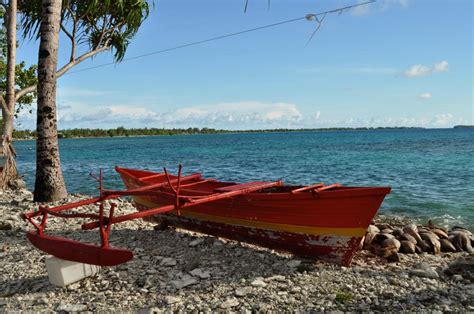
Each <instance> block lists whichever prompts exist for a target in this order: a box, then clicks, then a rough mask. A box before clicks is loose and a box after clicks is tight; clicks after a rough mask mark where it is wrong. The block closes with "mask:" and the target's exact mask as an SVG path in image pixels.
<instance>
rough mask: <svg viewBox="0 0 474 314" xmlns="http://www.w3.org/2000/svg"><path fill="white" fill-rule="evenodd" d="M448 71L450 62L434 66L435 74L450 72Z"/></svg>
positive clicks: (442, 62) (444, 61)
mask: <svg viewBox="0 0 474 314" xmlns="http://www.w3.org/2000/svg"><path fill="white" fill-rule="evenodd" d="M448 70H449V64H448V61H446V60H443V61H441V62H438V63H435V64H434V66H433V72H448Z"/></svg>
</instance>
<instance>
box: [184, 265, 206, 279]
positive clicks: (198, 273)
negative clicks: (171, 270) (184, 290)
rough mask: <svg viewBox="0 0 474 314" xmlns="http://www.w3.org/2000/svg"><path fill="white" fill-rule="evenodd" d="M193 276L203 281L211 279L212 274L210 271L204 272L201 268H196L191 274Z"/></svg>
mask: <svg viewBox="0 0 474 314" xmlns="http://www.w3.org/2000/svg"><path fill="white" fill-rule="evenodd" d="M189 273H190V274H191V275H193V276H195V277H198V278H201V279H207V278H210V277H211V274H210V272H209V271H203V270H202V269H200V268H195V269H193V270H191V271H190V272H189Z"/></svg>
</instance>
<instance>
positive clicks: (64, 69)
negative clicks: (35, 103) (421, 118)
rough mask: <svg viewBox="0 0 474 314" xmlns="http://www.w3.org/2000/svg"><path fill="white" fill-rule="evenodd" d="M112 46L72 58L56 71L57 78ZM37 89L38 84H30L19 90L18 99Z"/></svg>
mask: <svg viewBox="0 0 474 314" xmlns="http://www.w3.org/2000/svg"><path fill="white" fill-rule="evenodd" d="M109 48H110V46H109V45H108V44H107V45H105V46H103V47H100V48H97V49H94V50H91V51H89V52H86V53H85V54H83V55H81V56H80V57H78V58H76V59H74V60H71V61H69V62H68V63H66V64H65V65H64V66H63V67H62V68H61V69H59V70H58V71H56V78H60V77H61V76H63V75H64V74H65V73H66V72H67V71H69V70H70V69H71V68H72V67H74V66H76V65H78V64H79V63H81V62H82V61H84V60H86V59H88V58H91V57H93V56H95V55H96V54H98V53H100V52H102V51H106V50H108V49H109ZM34 91H36V85H31V86H28V87H26V88H23V89H22V90H20V91H18V92H17V93H16V101H18V99H20V98H21V97H23V96H25V95H26V94H29V93H32V92H34Z"/></svg>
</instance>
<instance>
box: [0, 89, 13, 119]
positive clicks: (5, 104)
mask: <svg viewBox="0 0 474 314" xmlns="http://www.w3.org/2000/svg"><path fill="white" fill-rule="evenodd" d="M0 103H2V109H3V110H5V111H6V112H7V113H8V114H11V112H10V110H9V109H8V106H7V102H6V101H5V98H3V95H2V94H0Z"/></svg>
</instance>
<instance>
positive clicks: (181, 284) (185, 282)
mask: <svg viewBox="0 0 474 314" xmlns="http://www.w3.org/2000/svg"><path fill="white" fill-rule="evenodd" d="M197 282H198V281H197V279H196V278H186V279H182V280H172V281H171V285H172V286H173V287H175V288H176V289H178V290H180V289H183V288H185V287H187V286H190V285H194V284H195V283H197Z"/></svg>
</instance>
